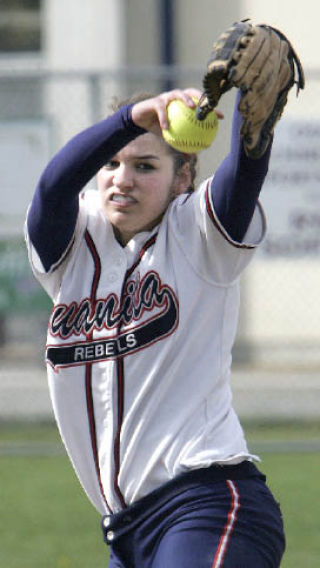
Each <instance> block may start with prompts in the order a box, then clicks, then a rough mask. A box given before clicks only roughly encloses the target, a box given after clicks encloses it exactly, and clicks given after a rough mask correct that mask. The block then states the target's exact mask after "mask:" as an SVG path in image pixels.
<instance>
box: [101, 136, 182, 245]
mask: <svg viewBox="0 0 320 568" xmlns="http://www.w3.org/2000/svg"><path fill="white" fill-rule="evenodd" d="M97 179H98V188H99V192H100V195H101V200H102V206H103V210H104V212H105V214H106V216H107V218H108V220H109V221H110V223H111V224H112V225H113V228H114V231H115V235H116V237H117V239H118V240H119V242H120V243H121V244H122V245H126V244H127V243H128V242H129V240H130V239H131V238H132V237H133V236H134V235H135V234H136V233H139V232H141V231H150V230H151V229H152V228H153V227H155V225H157V224H158V223H159V222H160V220H161V218H162V216H163V214H164V212H165V210H166V209H167V207H168V205H169V203H170V201H172V199H174V197H176V196H177V195H179V194H180V193H183V192H184V191H186V189H187V188H188V186H189V182H190V176H189V174H188V173H187V172H186V171H185V170H184V169H183V168H182V170H181V171H180V172H178V174H175V173H174V162H173V156H172V154H171V153H170V151H169V150H168V147H167V145H166V144H165V142H164V141H163V140H162V138H160V137H159V136H156V135H154V134H151V133H149V132H148V133H147V134H143V135H141V136H138V137H137V138H136V139H135V140H133V141H132V142H130V143H129V144H127V146H124V147H123V148H122V149H121V150H120V152H118V154H116V155H115V156H114V157H113V158H112V159H111V160H110V161H109V162H107V163H106V164H105V165H104V166H103V168H101V170H100V171H99V172H98V177H97Z"/></svg>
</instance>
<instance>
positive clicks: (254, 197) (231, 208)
mask: <svg viewBox="0 0 320 568" xmlns="http://www.w3.org/2000/svg"><path fill="white" fill-rule="evenodd" d="M238 101H239V99H238V98H237V100H236V104H235V109H234V114H233V122H232V134H231V148H230V153H229V154H228V156H227V157H226V158H225V159H224V161H223V162H222V163H221V165H220V166H219V168H218V170H217V172H216V173H215V175H214V177H213V180H212V184H211V194H212V202H213V205H214V209H215V213H216V215H217V217H218V219H219V221H220V223H221V224H222V226H223V227H224V229H225V230H226V231H227V233H228V235H229V236H230V237H231V238H232V239H233V240H234V241H236V242H239V243H240V242H242V240H243V238H244V236H245V234H246V232H247V229H248V227H249V225H250V222H251V219H252V216H253V213H254V210H255V207H256V204H257V201H258V198H259V195H260V191H261V188H262V185H263V182H264V180H265V177H266V175H267V172H268V166H269V160H270V154H271V147H272V142H271V143H270V144H269V147H268V149H267V150H266V152H265V153H264V155H263V156H262V157H261V158H258V159H252V158H249V157H248V156H247V155H246V153H245V150H244V148H243V144H242V139H241V136H240V129H241V124H242V116H241V114H240V112H239V111H238Z"/></svg>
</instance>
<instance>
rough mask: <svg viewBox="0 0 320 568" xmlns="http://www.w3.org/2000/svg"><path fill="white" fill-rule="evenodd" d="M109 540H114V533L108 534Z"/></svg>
mask: <svg viewBox="0 0 320 568" xmlns="http://www.w3.org/2000/svg"><path fill="white" fill-rule="evenodd" d="M107 539H108V540H109V541H110V542H111V541H112V540H113V539H114V532H113V531H108V532H107Z"/></svg>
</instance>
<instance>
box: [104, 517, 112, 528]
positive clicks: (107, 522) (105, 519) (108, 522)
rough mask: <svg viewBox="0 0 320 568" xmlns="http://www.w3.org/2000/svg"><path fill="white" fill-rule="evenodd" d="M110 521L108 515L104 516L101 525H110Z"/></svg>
mask: <svg viewBox="0 0 320 568" xmlns="http://www.w3.org/2000/svg"><path fill="white" fill-rule="evenodd" d="M110 522H111V519H110V517H104V519H103V526H104V527H106V528H107V527H108V526H109V525H110Z"/></svg>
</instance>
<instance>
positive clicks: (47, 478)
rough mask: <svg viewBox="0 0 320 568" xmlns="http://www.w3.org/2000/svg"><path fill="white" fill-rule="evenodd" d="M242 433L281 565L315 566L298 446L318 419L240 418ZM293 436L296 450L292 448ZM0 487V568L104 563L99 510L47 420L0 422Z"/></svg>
mask: <svg viewBox="0 0 320 568" xmlns="http://www.w3.org/2000/svg"><path fill="white" fill-rule="evenodd" d="M246 431H247V434H248V439H249V443H250V446H252V447H254V450H255V451H257V452H258V453H259V454H260V456H261V457H262V464H261V469H262V470H263V471H264V472H265V473H266V475H267V478H268V483H269V485H270V487H271V489H272V490H273V492H274V494H275V497H276V498H277V500H278V501H280V504H281V508H282V511H283V515H284V519H285V525H286V534H287V551H286V554H285V557H284V560H283V563H282V568H299V567H303V568H318V566H319V558H320V542H319V535H318V532H319V529H318V527H319V513H320V498H319V471H320V457H319V452H316V451H314V452H308V451H304V449H303V444H305V446H306V448H308V447H309V446H308V445H309V444H310V442H311V443H315V442H318V443H319V441H320V425H319V424H318V423H312V424H311V423H305V424H294V423H293V424H284V423H281V424H276V425H274V424H267V425H253V424H247V425H246ZM286 441H287V442H288V447H289V448H290V451H286V450H285V442H286ZM294 442H297V448H298V449H299V451H292V448H293V447H294V445H292V444H293V443H294ZM266 444H267V445H266ZM268 444H269V446H268ZM266 448H268V449H267V450H266ZM272 448H273V449H272ZM259 449H260V450H261V451H259ZM29 454H30V455H29ZM0 487H1V499H0V518H1V545H0V566H1V568H2V567H3V568H31V567H32V568H106V567H107V557H108V550H107V548H106V546H105V544H104V543H103V540H102V536H101V531H100V516H99V514H98V513H97V512H96V511H95V510H94V508H93V507H92V505H91V504H90V503H89V501H88V499H87V497H86V496H85V494H84V492H83V490H82V489H81V487H80V485H79V482H78V481H77V478H76V476H75V474H74V472H73V469H72V467H71V465H70V464H69V461H68V459H67V457H66V456H65V454H64V452H63V450H62V446H61V443H60V440H59V436H58V434H57V431H56V428H55V427H54V426H53V425H51V424H42V425H41V426H40V427H39V426H38V425H32V424H28V425H4V424H3V425H1V428H0Z"/></svg>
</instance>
